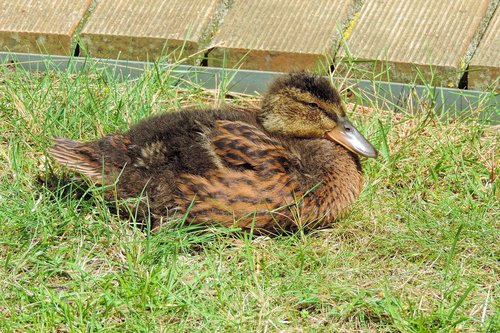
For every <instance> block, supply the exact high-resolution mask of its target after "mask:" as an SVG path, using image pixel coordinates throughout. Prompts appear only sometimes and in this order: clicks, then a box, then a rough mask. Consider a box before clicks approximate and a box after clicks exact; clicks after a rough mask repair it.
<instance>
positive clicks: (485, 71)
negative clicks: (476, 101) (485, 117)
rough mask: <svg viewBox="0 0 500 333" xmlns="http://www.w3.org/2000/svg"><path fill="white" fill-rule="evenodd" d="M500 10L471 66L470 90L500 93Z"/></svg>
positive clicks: (492, 21) (496, 13)
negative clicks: (491, 90)
mask: <svg viewBox="0 0 500 333" xmlns="http://www.w3.org/2000/svg"><path fill="white" fill-rule="evenodd" d="M499 77H500V10H499V9H497V11H496V12H495V14H494V15H493V18H492V19H491V21H490V23H489V25H488V29H487V30H486V32H485V34H484V36H483V38H482V39H481V42H480V44H479V47H478V49H477V51H476V53H475V54H474V57H473V58H472V61H471V63H470V66H469V89H474V90H488V89H494V90H496V91H497V92H500V79H499Z"/></svg>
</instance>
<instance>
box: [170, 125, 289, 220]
mask: <svg viewBox="0 0 500 333" xmlns="http://www.w3.org/2000/svg"><path fill="white" fill-rule="evenodd" d="M210 142H211V149H212V153H213V154H212V155H213V156H214V158H217V159H218V161H217V162H216V163H215V164H218V165H220V167H218V168H214V169H211V170H209V171H208V172H207V173H205V174H203V175H193V174H182V175H180V178H179V185H178V186H179V187H178V188H179V191H180V193H182V198H183V199H182V200H180V201H179V203H181V201H182V202H183V203H184V204H186V202H187V203H188V204H190V205H191V206H190V207H189V208H187V207H185V209H186V210H189V213H190V215H191V216H193V217H194V219H195V220H197V221H198V222H222V223H224V224H226V225H232V224H233V223H234V222H235V219H238V222H237V224H238V225H239V226H247V224H248V225H250V224H252V223H255V226H256V227H259V228H263V227H265V226H266V225H268V224H269V225H270V224H272V223H273V219H274V218H275V217H276V216H277V215H286V216H287V218H288V219H289V210H288V209H285V210H282V208H285V207H287V206H288V205H291V204H293V203H294V202H295V200H296V195H298V193H296V190H297V183H296V181H295V179H294V177H293V175H292V173H291V172H289V171H290V170H289V167H290V163H291V162H290V157H289V153H288V152H287V150H286V149H285V148H284V147H283V145H282V144H281V143H280V142H279V141H278V140H277V139H275V138H273V137H270V136H268V135H267V134H266V133H265V132H264V131H262V130H261V129H259V128H257V127H256V126H254V125H252V124H248V123H245V122H240V121H227V120H218V121H216V128H215V130H214V135H213V136H212V137H211V141H210ZM191 200H193V201H191ZM180 206H182V204H180ZM270 212H275V214H277V215H276V216H275V217H273V215H272V214H270ZM242 219H243V220H242Z"/></svg>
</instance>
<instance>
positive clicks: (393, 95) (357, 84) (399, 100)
mask: <svg viewBox="0 0 500 333" xmlns="http://www.w3.org/2000/svg"><path fill="white" fill-rule="evenodd" d="M0 65H3V66H7V65H11V66H12V65H15V66H17V67H21V68H24V69H26V70H29V71H47V70H78V71H80V70H85V69H92V68H98V69H106V70H109V71H110V72H111V73H112V74H113V75H114V76H115V77H117V78H118V79H121V80H126V79H134V78H137V77H139V76H140V75H142V74H143V73H144V71H145V70H147V69H148V68H153V67H154V66H157V67H158V68H159V69H161V70H165V71H168V72H169V73H170V75H173V76H176V77H179V79H182V80H186V81H189V82H193V83H196V84H198V85H200V86H202V87H204V88H207V89H217V88H221V87H222V88H224V89H227V91H231V92H236V93H244V94H250V95H252V94H259V93H263V92H264V91H265V89H266V87H267V85H268V83H269V81H270V80H272V79H273V78H274V77H276V76H277V75H280V74H282V73H278V72H264V71H255V70H243V69H227V68H215V67H198V66H188V65H178V64H168V63H151V62H140V61H129V60H110V59H96V58H82V57H67V56H55V55H40V54H24V53H10V52H0ZM334 81H335V84H337V85H341V86H343V87H349V89H350V90H351V91H352V93H353V98H352V101H353V102H355V103H358V104H364V105H368V106H370V105H375V106H377V107H379V108H382V109H387V110H400V109H404V108H407V107H408V106H409V105H410V106H414V107H416V106H418V105H419V104H420V103H425V105H430V106H432V107H433V108H434V110H435V111H436V112H438V113H443V114H445V115H449V116H451V117H461V116H467V115H468V114H469V113H471V112H478V113H479V116H480V119H482V120H483V121H485V122H488V123H490V124H492V125H497V124H500V111H499V110H500V95H499V94H495V93H494V92H481V91H473V90H461V89H452V88H444V87H433V86H425V85H411V84H402V83H392V82H383V81H367V80H355V79H342V78H334Z"/></svg>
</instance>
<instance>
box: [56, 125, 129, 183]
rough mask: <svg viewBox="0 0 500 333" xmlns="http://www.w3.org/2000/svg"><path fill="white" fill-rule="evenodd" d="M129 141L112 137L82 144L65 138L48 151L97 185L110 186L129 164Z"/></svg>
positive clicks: (119, 136)
mask: <svg viewBox="0 0 500 333" xmlns="http://www.w3.org/2000/svg"><path fill="white" fill-rule="evenodd" d="M129 145H130V140H129V138H128V137H127V136H126V135H123V134H110V135H107V136H105V137H104V138H102V139H101V140H99V141H93V142H87V143H83V142H80V141H75V140H70V139H66V138H54V145H53V146H51V147H50V148H49V149H48V152H49V153H50V154H51V155H52V157H53V158H54V159H55V160H56V161H57V162H59V163H60V164H61V165H64V166H66V167H68V168H70V169H72V170H74V171H76V172H78V173H80V174H82V175H85V176H87V177H89V178H90V179H92V180H93V181H94V182H96V183H103V184H110V183H112V182H113V181H114V179H115V177H116V174H117V173H119V172H120V171H121V169H122V168H123V167H124V166H125V165H126V164H127V163H129V162H130V158H129V157H128V154H127V150H128V146H129Z"/></svg>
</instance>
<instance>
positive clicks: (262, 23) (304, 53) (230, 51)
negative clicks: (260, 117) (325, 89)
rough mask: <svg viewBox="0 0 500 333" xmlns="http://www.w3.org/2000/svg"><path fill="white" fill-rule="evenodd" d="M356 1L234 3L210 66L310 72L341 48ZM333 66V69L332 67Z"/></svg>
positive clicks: (238, 0)
mask: <svg viewBox="0 0 500 333" xmlns="http://www.w3.org/2000/svg"><path fill="white" fill-rule="evenodd" d="M354 3H357V1H355V0H317V1H303V0H254V1H248V0H234V2H233V4H232V5H231V8H230V9H229V12H228V14H227V16H226V17H225V18H224V22H223V23H222V25H221V27H220V30H219V32H218V33H217V34H216V35H215V37H214V39H213V40H212V43H211V46H212V47H215V49H214V51H212V52H211V53H210V58H209V65H215V66H220V65H222V64H223V61H225V65H226V66H234V65H236V64H239V63H240V61H241V64H242V66H241V67H242V68H250V69H260V70H272V71H288V70H293V69H301V68H311V67H313V66H315V65H316V63H317V62H318V60H326V59H325V58H324V54H325V53H329V52H330V51H331V49H332V48H333V47H335V46H336V45H337V41H338V38H336V36H338V35H339V34H338V29H339V27H340V28H341V27H342V26H345V24H347V22H348V19H349V14H350V12H351V11H352V10H353V6H354ZM327 67H328V66H327Z"/></svg>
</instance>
